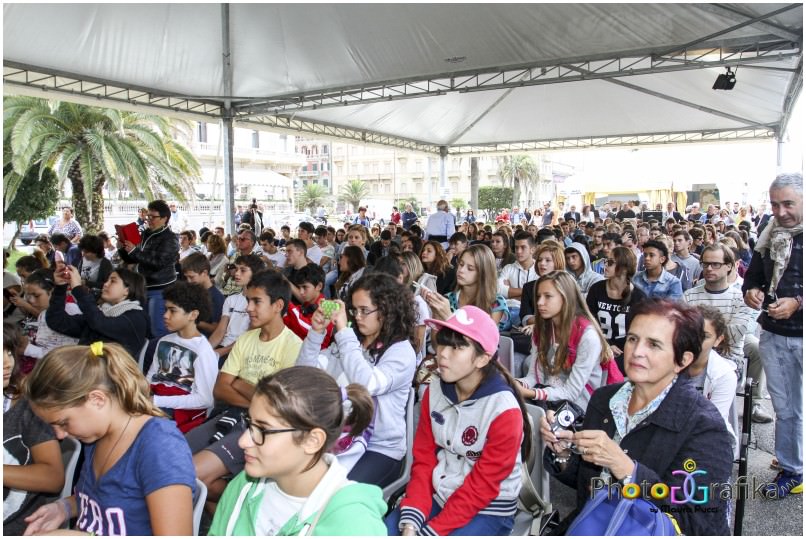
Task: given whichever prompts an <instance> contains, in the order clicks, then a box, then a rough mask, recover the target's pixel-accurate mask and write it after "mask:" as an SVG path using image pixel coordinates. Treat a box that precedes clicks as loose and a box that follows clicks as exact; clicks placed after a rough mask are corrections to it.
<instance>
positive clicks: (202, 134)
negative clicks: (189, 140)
mask: <svg viewBox="0 0 806 539" xmlns="http://www.w3.org/2000/svg"><path fill="white" fill-rule="evenodd" d="M199 142H207V122H199Z"/></svg>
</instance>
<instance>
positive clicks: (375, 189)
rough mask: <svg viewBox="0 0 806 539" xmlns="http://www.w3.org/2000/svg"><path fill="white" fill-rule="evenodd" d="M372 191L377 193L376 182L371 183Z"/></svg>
mask: <svg viewBox="0 0 806 539" xmlns="http://www.w3.org/2000/svg"><path fill="white" fill-rule="evenodd" d="M372 192H373V193H377V192H378V184H377V183H373V184H372Z"/></svg>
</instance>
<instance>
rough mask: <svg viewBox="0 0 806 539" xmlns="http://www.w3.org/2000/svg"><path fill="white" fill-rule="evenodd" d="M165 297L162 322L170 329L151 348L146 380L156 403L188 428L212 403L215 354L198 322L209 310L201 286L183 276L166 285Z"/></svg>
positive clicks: (181, 426)
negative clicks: (151, 354) (182, 279)
mask: <svg viewBox="0 0 806 539" xmlns="http://www.w3.org/2000/svg"><path fill="white" fill-rule="evenodd" d="M163 296H164V298H165V314H164V315H163V321H164V322H165V327H166V329H168V331H170V332H171V333H169V334H168V335H165V336H164V337H162V338H161V339H160V340H159V341H158V342H157V344H156V346H155V347H154V356H153V361H152V362H151V367H150V368H149V369H148V374H146V379H147V380H148V383H149V384H151V390H152V391H153V392H154V404H156V405H157V406H159V407H160V408H162V409H163V410H164V411H165V412H167V413H168V415H171V416H173V419H174V421H176V425H177V426H178V427H179V430H181V431H182V432H188V431H189V430H191V429H192V428H194V427H197V426H198V425H201V424H202V423H203V422H204V420H205V419H207V412H208V410H209V409H210V408H212V407H213V386H214V385H215V381H216V377H217V376H218V356H217V355H216V353H215V352H214V351H213V347H212V346H210V343H209V342H208V341H207V338H206V337H205V336H204V335H202V334H201V332H200V331H199V328H198V327H197V322H198V321H199V320H200V319H203V318H207V317H208V316H209V315H210V297H209V296H208V295H207V293H206V291H205V290H204V288H203V287H202V286H201V285H198V284H191V283H187V282H184V281H177V282H176V283H174V284H172V285H171V286H169V287H167V288H165V289H164V290H163ZM146 350H147V348H146V349H144V350H143V353H146Z"/></svg>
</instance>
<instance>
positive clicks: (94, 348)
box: [90, 341, 104, 357]
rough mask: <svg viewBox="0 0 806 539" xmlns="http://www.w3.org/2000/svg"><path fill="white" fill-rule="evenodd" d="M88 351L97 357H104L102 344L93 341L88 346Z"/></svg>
mask: <svg viewBox="0 0 806 539" xmlns="http://www.w3.org/2000/svg"><path fill="white" fill-rule="evenodd" d="M90 351H91V352H92V353H93V354H95V355H96V356H97V357H102V356H103V355H104V343H102V342H101V341H95V342H94V343H92V344H91V345H90Z"/></svg>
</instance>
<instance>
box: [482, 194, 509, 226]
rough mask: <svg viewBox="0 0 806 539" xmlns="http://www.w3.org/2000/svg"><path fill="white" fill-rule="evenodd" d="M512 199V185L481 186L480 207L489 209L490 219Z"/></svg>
mask: <svg viewBox="0 0 806 539" xmlns="http://www.w3.org/2000/svg"><path fill="white" fill-rule="evenodd" d="M511 200H512V188H511V187H479V208H481V209H484V210H487V214H488V216H489V220H490V221H492V220H493V218H494V217H495V214H496V213H498V210H500V209H501V208H506V207H507V206H509V202H510V201H511Z"/></svg>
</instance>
